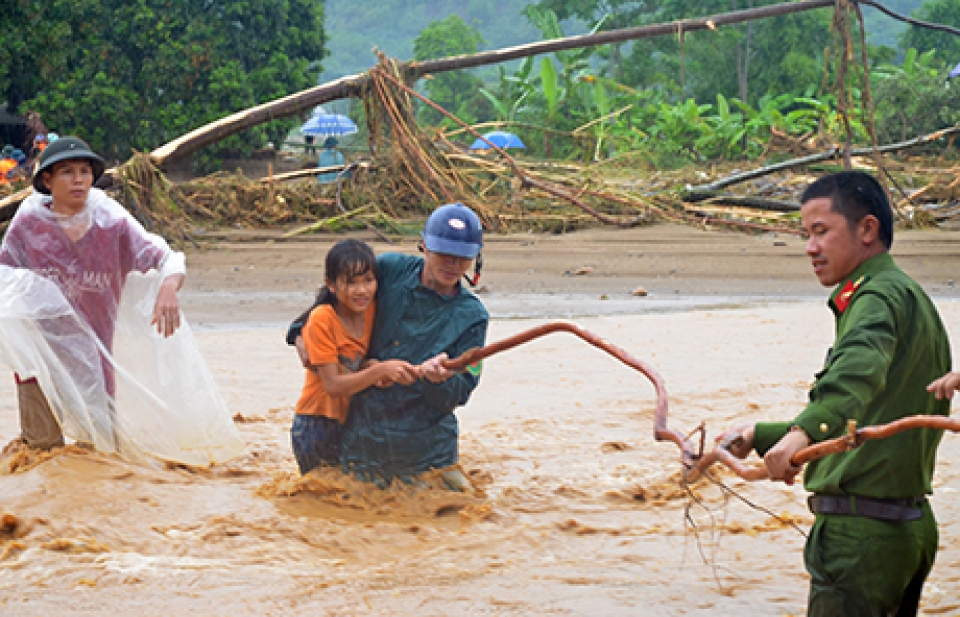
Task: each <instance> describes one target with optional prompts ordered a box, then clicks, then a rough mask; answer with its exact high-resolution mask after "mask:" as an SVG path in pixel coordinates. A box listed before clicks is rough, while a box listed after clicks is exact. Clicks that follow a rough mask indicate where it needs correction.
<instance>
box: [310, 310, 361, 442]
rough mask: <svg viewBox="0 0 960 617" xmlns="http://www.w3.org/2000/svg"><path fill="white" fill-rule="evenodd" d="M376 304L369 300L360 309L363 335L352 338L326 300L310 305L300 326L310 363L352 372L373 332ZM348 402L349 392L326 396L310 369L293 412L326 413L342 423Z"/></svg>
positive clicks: (321, 385)
mask: <svg viewBox="0 0 960 617" xmlns="http://www.w3.org/2000/svg"><path fill="white" fill-rule="evenodd" d="M375 314H376V305H375V303H373V302H371V303H370V306H369V307H368V308H367V310H366V311H364V313H363V337H362V338H359V339H358V338H354V337H353V335H351V334H350V333H349V332H347V329H346V328H344V327H343V324H342V323H340V318H339V317H337V313H336V311H334V310H333V307H332V306H330V305H329V304H322V305H320V306H318V307H317V308H315V309H313V312H312V313H310V317H309V319H307V325H305V326H304V327H303V331H302V332H301V335H302V336H303V343H304V346H305V347H306V348H307V355H308V356H309V357H310V364H313V365H314V366H317V365H320V364H337V365H339V368H340V373H341V374H343V373H356V372H357V371H359V370H360V362H362V361H363V358H364V356H366V355H367V348H368V347H369V346H370V334H371V332H373V317H374V315H375ZM349 406H350V397H349V396H330V395H329V394H327V391H326V390H324V389H323V380H321V379H320V376H319V375H317V374H316V373H314V372H313V371H307V376H306V379H305V380H304V382H303V393H301V394H300V400H299V401H297V407H296V412H297V414H299V415H305V416H326V417H328V418H333V419H334V420H338V421H339V422H340V423H341V424H343V423H344V422H345V421H346V419H347V410H348V408H349Z"/></svg>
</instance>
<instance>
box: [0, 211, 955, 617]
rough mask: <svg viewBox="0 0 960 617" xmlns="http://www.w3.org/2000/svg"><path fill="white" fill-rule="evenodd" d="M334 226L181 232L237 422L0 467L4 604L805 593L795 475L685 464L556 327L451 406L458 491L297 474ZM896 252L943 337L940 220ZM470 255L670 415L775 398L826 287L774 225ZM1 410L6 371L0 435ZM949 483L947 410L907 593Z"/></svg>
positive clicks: (629, 604) (537, 608)
mask: <svg viewBox="0 0 960 617" xmlns="http://www.w3.org/2000/svg"><path fill="white" fill-rule="evenodd" d="M361 237H365V236H363V235H362V234H361ZM337 239H339V238H337V237H318V238H312V239H309V240H304V241H297V242H284V241H281V239H280V238H279V234H267V233H263V232H258V233H255V234H251V233H240V232H237V233H235V234H232V235H230V236H229V237H228V238H226V239H225V240H223V241H221V242H220V243H219V244H218V245H217V246H215V247H209V248H205V249H203V250H199V251H198V250H191V251H190V252H188V256H187V262H188V268H189V274H188V283H187V286H186V287H185V289H184V291H183V293H182V300H183V307H184V311H185V314H186V316H187V318H188V320H189V321H190V322H191V324H192V325H193V327H194V329H195V332H196V336H197V339H198V341H199V343H200V345H201V349H202V351H203V352H204V354H205V357H206V358H207V361H208V363H209V364H210V367H211V369H212V370H213V372H214V375H215V377H216V379H217V382H218V384H219V386H220V388H221V391H222V394H223V395H224V397H225V399H226V401H227V403H228V405H229V407H230V409H231V411H232V412H233V413H235V414H236V417H235V420H236V422H237V425H238V426H239V428H240V430H241V433H242V434H243V436H244V438H245V439H246V440H247V443H248V447H247V450H246V451H245V452H244V454H243V455H242V456H240V457H239V458H238V459H236V460H234V461H230V462H228V463H226V464H224V465H221V466H218V467H214V468H213V469H210V470H187V469H179V468H178V469H153V468H147V467H142V466H138V465H134V464H130V463H127V462H124V461H122V460H119V459H116V458H112V457H107V456H102V455H99V454H95V453H90V452H88V451H84V450H80V449H77V448H75V447H71V448H67V449H65V450H63V451H60V452H58V453H57V454H56V455H55V456H53V457H51V458H49V459H47V460H43V461H40V462H39V464H36V465H34V466H30V465H28V466H27V468H25V469H20V470H18V471H16V472H14V473H0V515H4V514H5V515H6V516H4V518H3V519H2V520H0V615H3V616H6V615H10V616H14V615H16V616H34V615H36V616H40V615H53V614H56V615H83V616H86V615H101V614H106V613H112V614H131V615H158V616H159V615H182V614H196V615H217V616H219V615H224V616H227V615H231V616H245V615H251V616H253V615H289V614H297V613H309V614H324V615H418V616H426V615H631V616H634V615H658V616H659V615H732V614H744V615H760V616H765V615H770V616H783V615H802V614H803V613H804V607H805V597H806V586H807V577H806V574H805V572H804V569H803V563H802V555H801V547H802V545H803V540H804V538H803V537H802V535H801V531H802V530H805V529H806V528H807V527H808V526H809V523H810V521H811V520H812V518H811V516H810V515H809V514H808V513H807V511H806V509H805V506H804V499H805V493H804V492H803V490H802V488H800V487H786V486H783V485H781V484H773V483H768V482H761V483H745V482H742V481H739V480H737V479H735V478H733V477H731V476H730V474H726V473H722V472H719V471H718V473H717V475H716V478H715V480H716V481H717V482H722V483H723V484H724V485H725V486H726V487H727V488H729V489H731V491H732V492H731V491H727V490H725V489H722V488H721V487H720V486H719V484H715V483H711V482H707V481H704V482H701V483H700V484H698V485H696V486H694V487H691V489H690V490H689V491H688V490H686V489H685V488H684V487H683V486H681V484H680V482H679V476H678V473H677V472H678V470H679V459H678V451H677V449H676V447H675V446H673V445H672V444H669V443H657V442H655V441H654V440H653V438H652V434H653V409H654V407H653V405H654V393H653V389H652V388H651V387H650V385H649V383H648V382H647V381H646V380H645V379H644V378H643V377H642V376H641V375H640V374H638V373H636V372H634V371H632V370H631V369H629V368H628V367H626V366H624V365H622V364H620V363H618V362H617V361H616V360H614V359H612V358H611V357H609V356H607V355H605V354H603V353H601V352H599V351H597V350H596V349H594V348H592V347H590V346H588V345H585V344H584V343H583V342H581V341H580V340H579V339H577V338H575V337H572V336H569V335H566V334H557V335H552V336H549V337H546V338H543V339H540V340H538V341H536V342H533V343H530V344H528V345H525V346H523V347H521V348H518V349H516V350H513V351H509V352H506V353H504V354H502V355H499V356H495V357H493V358H491V359H490V360H489V361H488V362H486V363H485V367H484V374H483V377H482V379H481V384H480V387H479V388H478V390H477V391H476V393H475V394H474V395H473V397H472V398H471V400H470V402H469V403H468V404H467V406H466V407H465V408H463V409H461V410H460V411H459V412H458V417H459V418H460V422H461V442H460V452H461V464H462V466H463V468H464V470H465V471H466V472H467V473H468V475H470V477H471V478H473V480H474V481H475V483H476V484H477V486H478V487H479V488H480V491H479V492H478V494H477V495H473V496H463V495H458V494H453V493H449V492H446V491H440V490H432V489H430V490H419V491H414V490H409V489H406V488H399V487H398V488H394V489H391V490H388V491H378V490H372V489H370V488H368V487H364V486H361V485H358V484H357V483H355V482H352V481H350V480H349V479H347V478H344V477H343V476H340V475H339V474H337V473H334V472H327V473H323V474H319V475H317V476H316V477H312V478H309V479H308V480H306V481H304V480H300V479H298V478H297V475H296V473H295V472H296V464H295V462H294V459H293V455H292V453H291V450H290V445H289V427H290V422H291V420H292V417H293V405H294V403H295V402H296V399H297V396H298V395H299V391H300V386H301V384H302V380H303V376H302V369H301V368H299V366H298V364H297V361H296V358H295V357H294V355H293V353H292V352H291V350H290V349H289V348H288V347H287V346H286V345H285V344H284V343H283V340H282V339H283V332H284V329H285V326H286V323H288V322H289V321H290V319H291V318H292V317H294V316H295V315H296V314H297V313H299V312H300V311H301V310H302V309H303V308H304V307H305V306H306V305H307V304H308V303H309V302H310V299H311V294H312V290H313V289H315V287H316V286H317V285H318V284H319V282H320V278H321V276H322V262H323V257H324V254H325V252H326V250H327V248H328V247H329V246H330V245H331V243H332V242H333V241H335V240H337ZM372 244H374V246H375V249H376V250H377V251H378V252H382V251H386V250H400V251H404V252H411V253H412V252H415V244H414V242H413V241H412V240H410V241H406V242H404V243H402V244H401V245H399V246H389V245H387V244H385V243H376V242H372ZM893 252H894V255H895V257H896V258H897V260H898V262H899V263H900V264H901V266H903V267H904V269H905V270H907V271H908V272H909V273H911V274H912V275H913V276H915V277H916V278H917V279H918V280H919V281H920V282H921V283H922V284H923V285H924V286H925V287H926V288H927V290H928V291H929V292H930V293H931V295H932V296H933V297H934V298H935V300H936V301H937V304H938V306H939V307H940V309H941V314H942V317H943V320H944V322H945V324H946V325H947V327H948V329H949V330H950V331H951V333H952V334H953V340H954V341H958V340H960V337H958V333H960V293H958V290H957V286H956V283H955V280H954V279H955V278H957V274H958V273H960V233H948V232H933V231H928V232H902V233H899V234H898V236H897V239H896V242H895V246H894V251H893ZM484 257H485V268H484V277H483V281H482V283H481V288H480V290H479V292H480V297H481V299H482V300H483V301H484V303H485V304H486V305H487V306H488V308H489V309H490V312H491V314H492V316H493V320H492V322H491V327H490V333H489V339H490V340H491V341H492V340H497V339H500V338H502V337H505V336H508V335H511V334H514V333H516V332H519V331H521V330H525V329H527V328H530V327H533V326H535V325H538V324H540V323H543V321H544V320H548V319H554V318H561V317H562V318H572V319H574V320H575V321H576V322H577V323H578V324H580V325H581V326H583V327H584V328H586V329H588V330H590V331H592V332H595V333H597V334H599V335H601V336H602V337H603V338H605V339H607V340H609V341H611V342H613V343H615V344H616V345H618V346H620V347H622V348H624V349H626V350H627V351H628V352H630V353H631V354H633V355H634V356H636V357H638V358H640V359H642V360H644V361H646V362H648V363H650V364H651V365H652V366H654V367H655V368H656V369H657V371H658V372H659V373H660V374H661V375H662V376H663V377H664V379H665V381H666V384H667V389H668V392H669V395H670V410H671V412H670V424H671V426H674V427H676V428H678V429H680V430H683V431H688V430H693V429H694V428H695V427H697V426H698V425H699V424H700V423H701V422H705V423H706V427H707V431H708V433H709V435H711V436H712V435H716V434H718V433H719V432H720V431H721V430H722V429H723V428H725V427H728V426H731V425H733V424H735V423H739V422H743V421H752V420H759V419H785V418H790V417H792V416H793V415H795V414H796V413H797V412H798V411H799V410H800V409H801V408H802V405H803V402H804V400H805V398H806V391H807V388H808V387H809V384H810V381H811V379H812V376H813V374H814V373H815V372H816V371H817V370H819V368H820V364H821V362H822V360H823V357H824V354H825V352H826V349H827V347H829V345H830V343H831V340H832V317H831V314H830V312H829V311H828V309H827V308H826V306H825V304H824V301H825V298H826V295H827V290H824V289H822V288H820V286H819V285H818V284H817V283H816V280H815V279H814V277H813V275H812V273H811V272H810V268H809V265H808V260H807V259H806V257H804V255H803V244H802V241H801V240H800V239H798V238H795V237H791V236H782V235H780V236H774V235H771V234H767V235H761V236H744V235H740V234H733V233H722V232H716V231H703V230H699V229H692V228H688V227H678V226H667V225H658V226H653V227H647V228H640V229H634V230H626V231H624V230H607V229H598V230H590V231H584V232H579V233H576V234H570V235H565V236H541V235H526V234H525V235H513V236H499V237H498V236H494V237H491V238H489V239H488V242H487V245H486V250H485V251H484ZM577 272H581V274H577ZM638 287H643V288H644V289H645V290H646V292H647V295H645V296H640V295H632V293H631V292H633V291H634V290H636V289H637V288H638ZM958 348H960V343H958ZM954 358H955V363H956V361H957V360H958V359H960V355H958V354H957V353H956V351H955V355H954ZM958 405H960V403H958V402H955V403H954V408H955V409H956V408H957V406H958ZM17 433H18V422H17V412H16V402H15V397H14V391H13V384H12V380H0V443H6V442H9V441H10V440H12V439H13V438H14V437H15V436H16V435H17ZM6 463H9V461H6ZM6 466H9V465H6ZM958 490H960V435H947V436H945V437H944V441H943V444H942V446H941V448H940V457H939V464H938V469H937V474H936V477H935V495H934V497H933V504H934V508H935V511H936V512H937V515H938V518H939V520H940V534H941V536H940V545H941V550H940V553H939V556H938V561H937V564H936V566H935V568H934V571H933V574H932V575H931V577H930V579H929V581H928V583H927V586H926V588H925V592H924V600H923V612H924V614H927V615H951V614H952V615H956V614H960V601H958V596H957V589H958V588H960V587H958V586H960V523H958V521H960V502H958V500H957V491H958ZM739 497H743V498H744V499H743V500H741V499H739ZM771 514H775V515H776V517H774V516H771ZM792 524H795V525H796V526H797V528H794V527H793V526H792Z"/></svg>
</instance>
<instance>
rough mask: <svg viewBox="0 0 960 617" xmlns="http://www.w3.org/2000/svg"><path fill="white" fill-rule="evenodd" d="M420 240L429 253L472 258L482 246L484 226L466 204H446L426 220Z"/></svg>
mask: <svg viewBox="0 0 960 617" xmlns="http://www.w3.org/2000/svg"><path fill="white" fill-rule="evenodd" d="M420 237H422V238H423V243H424V244H425V245H426V247H427V250H428V251H430V252H433V253H442V254H444V255H454V256H456V257H463V258H465V259H475V258H476V257H477V255H478V254H479V253H480V248H481V247H482V246H483V224H482V223H481V222H480V217H478V216H477V215H476V213H474V211H473V210H471V209H470V208H468V207H466V206H465V205H463V204H461V203H454V204H446V205H444V206H440V207H439V208H437V209H436V210H434V211H433V214H431V215H430V217H429V218H427V222H426V224H425V225H424V226H423V232H422V233H421V234H420Z"/></svg>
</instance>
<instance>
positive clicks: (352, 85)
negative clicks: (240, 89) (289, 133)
mask: <svg viewBox="0 0 960 617" xmlns="http://www.w3.org/2000/svg"><path fill="white" fill-rule="evenodd" d="M363 79H364V77H363V76H360V75H349V76H347V77H341V78H340V79H338V80H336V81H331V82H329V83H326V84H322V85H320V86H316V87H314V88H310V89H308V90H303V91H302V92H297V93H296V94H291V95H289V96H285V97H283V98H281V99H277V100H275V101H270V102H268V103H264V104H262V105H257V106H256V107H251V108H250V109H245V110H243V111H240V112H237V113H235V114H233V115H230V116H227V117H226V118H221V119H220V120H217V121H216V122H212V123H210V124H207V125H204V126H201V127H199V128H197V129H194V130H192V131H190V132H189V133H187V134H186V135H183V136H181V137H178V138H177V139H175V140H173V141H171V142H170V143H168V144H165V145H163V146H160V147H159V148H157V149H156V150H154V151H153V152H151V153H150V158H151V159H153V164H154V165H156V166H157V167H163V166H164V165H169V164H170V163H172V162H174V161H177V160H179V159H182V158H184V157H186V156H188V155H190V154H193V153H194V152H196V151H197V150H200V149H201V148H204V147H206V146H209V145H211V144H215V143H217V142H218V141H222V140H224V139H226V138H227V137H230V136H231V135H236V134H237V133H241V132H243V131H245V130H247V129H249V128H252V127H255V126H257V125H260V124H263V123H265V122H270V121H272V120H279V119H280V118H289V117H290V116H295V115H297V114H299V113H302V112H304V111H306V110H308V109H312V108H313V107H316V106H317V105H320V104H321V103H327V102H329V101H336V100H338V99H344V98H350V97H358V96H360V87H361V84H362V80H363Z"/></svg>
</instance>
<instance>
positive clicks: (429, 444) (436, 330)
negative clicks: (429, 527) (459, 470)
mask: <svg viewBox="0 0 960 617" xmlns="http://www.w3.org/2000/svg"><path fill="white" fill-rule="evenodd" d="M422 270H423V259H421V258H419V257H411V256H409V255H401V254H399V253H384V254H383V255H380V256H379V257H378V258H377V282H378V288H377V317H376V321H375V322H374V327H373V337H372V339H371V341H370V349H369V350H368V352H367V356H368V357H370V358H374V359H377V360H381V361H382V360H394V359H399V360H406V361H407V362H410V363H411V364H420V363H421V362H423V361H425V360H428V359H430V358H432V357H434V356H436V355H437V354H439V353H441V352H446V354H447V355H448V356H449V357H450V358H455V357H457V356H459V355H461V354H462V353H464V352H465V351H467V350H468V349H471V348H473V347H482V346H483V344H484V340H485V338H486V334H487V323H488V322H489V319H490V318H489V315H488V314H487V311H486V309H485V308H484V307H483V304H482V303H481V302H480V301H479V300H478V299H477V298H476V296H474V295H473V294H472V293H470V292H469V291H467V290H466V289H464V288H463V287H462V286H460V287H459V290H458V293H457V294H456V295H454V296H451V297H447V296H442V295H440V294H438V293H437V292H435V291H433V290H431V289H427V288H426V287H423V286H422V285H421V284H420V274H421V272H422ZM479 369H480V367H479V366H476V367H471V368H470V369H469V370H468V371H465V372H463V373H460V374H458V375H455V376H454V377H452V378H450V379H449V380H447V381H445V382H444V383H441V384H433V383H430V382H428V381H424V380H421V381H418V382H417V383H414V384H412V385H409V386H400V385H395V386H391V387H389V388H376V387H374V388H368V389H367V390H364V391H363V392H359V393H357V394H355V395H354V396H353V399H352V400H351V401H350V413H349V415H348V416H347V421H346V424H345V425H344V427H343V433H342V443H341V450H340V461H341V463H342V464H343V465H344V467H346V468H347V469H348V470H350V471H353V472H354V473H356V474H357V475H359V476H360V477H362V478H364V479H366V480H375V479H383V480H385V481H387V482H389V481H391V480H392V479H393V478H394V477H398V476H399V477H408V476H413V475H416V474H418V473H421V472H424V471H428V470H430V469H440V468H443V467H448V466H450V465H453V464H454V463H456V462H457V459H458V451H457V437H458V434H459V429H458V426H457V417H456V416H455V415H454V413H453V412H454V410H455V409H456V408H457V407H459V406H461V405H463V404H465V403H466V402H467V399H469V398H470V393H471V392H473V389H474V388H476V387H477V383H478V381H479V378H480V370H479Z"/></svg>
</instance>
